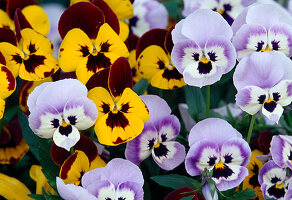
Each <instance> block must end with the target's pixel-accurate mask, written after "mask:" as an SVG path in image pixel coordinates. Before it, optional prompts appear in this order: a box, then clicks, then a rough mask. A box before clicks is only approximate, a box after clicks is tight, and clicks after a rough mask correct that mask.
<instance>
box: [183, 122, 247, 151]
mask: <svg viewBox="0 0 292 200" xmlns="http://www.w3.org/2000/svg"><path fill="white" fill-rule="evenodd" d="M233 137H240V138H242V136H241V134H240V133H239V132H238V131H237V130H236V129H234V128H233V127H232V126H231V125H230V124H229V123H228V122H227V121H225V120H223V119H219V118H208V119H205V120H202V121H200V122H198V123H197V124H196V125H195V126H194V127H193V128H192V130H191V132H190V134H189V139H188V140H189V146H192V145H194V144H195V143H197V142H200V141H203V140H206V141H216V144H217V145H218V146H219V147H221V146H222V145H223V143H224V142H225V141H226V140H229V139H231V138H233Z"/></svg>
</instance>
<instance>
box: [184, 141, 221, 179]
mask: <svg viewBox="0 0 292 200" xmlns="http://www.w3.org/2000/svg"><path fill="white" fill-rule="evenodd" d="M219 159H220V151H219V148H218V145H217V144H216V142H211V141H201V142H198V143H195V144H193V145H192V146H191V148H190V150H189V151H188V153H187V156H186V160H185V166H186V170H187V172H188V174H190V175H191V176H197V175H200V174H201V172H202V171H204V169H205V168H207V169H211V168H212V167H213V166H214V164H215V163H216V162H218V160H219Z"/></svg>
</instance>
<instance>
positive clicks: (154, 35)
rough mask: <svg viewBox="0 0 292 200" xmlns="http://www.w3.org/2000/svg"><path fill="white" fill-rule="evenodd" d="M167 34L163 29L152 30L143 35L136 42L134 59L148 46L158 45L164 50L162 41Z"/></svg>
mask: <svg viewBox="0 0 292 200" xmlns="http://www.w3.org/2000/svg"><path fill="white" fill-rule="evenodd" d="M166 34H167V30H165V29H152V30H150V31H147V32H146V33H144V34H143V35H142V36H141V38H140V39H139V41H138V44H137V51H136V58H138V57H139V55H140V54H141V53H142V51H143V50H144V49H146V48H147V47H148V46H150V45H158V46H160V47H161V48H163V49H164V40H165V37H166Z"/></svg>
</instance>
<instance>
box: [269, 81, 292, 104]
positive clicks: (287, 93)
mask: <svg viewBox="0 0 292 200" xmlns="http://www.w3.org/2000/svg"><path fill="white" fill-rule="evenodd" d="M291 87H292V80H282V81H281V82H280V83H278V84H277V85H275V86H274V87H273V88H272V89H271V90H270V94H271V96H276V95H277V96H279V100H277V102H278V103H279V104H280V105H281V106H287V105H289V104H290V103H291V101H292V92H291Z"/></svg>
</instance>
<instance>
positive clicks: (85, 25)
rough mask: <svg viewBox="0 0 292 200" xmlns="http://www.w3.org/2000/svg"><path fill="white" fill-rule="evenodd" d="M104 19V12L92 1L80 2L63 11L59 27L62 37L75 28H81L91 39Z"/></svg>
mask: <svg viewBox="0 0 292 200" xmlns="http://www.w3.org/2000/svg"><path fill="white" fill-rule="evenodd" d="M104 21H105V20H104V15H103V12H102V11H101V10H100V9H99V8H98V7H96V6H95V5H93V4H92V3H88V2H79V3H75V4H73V5H71V6H70V7H69V8H67V9H66V10H65V11H64V12H63V14H62V15H61V17H60V20H59V24H58V29H59V33H60V36H61V38H62V39H63V38H64V37H65V35H66V34H67V32H68V31H70V30H71V29H73V28H80V29H81V30H83V31H84V32H85V33H86V34H87V36H88V37H89V38H90V39H95V38H96V36H97V33H98V30H99V27H100V26H101V25H102V24H104Z"/></svg>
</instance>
